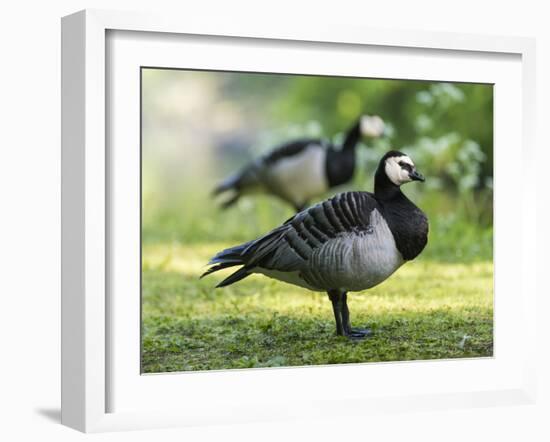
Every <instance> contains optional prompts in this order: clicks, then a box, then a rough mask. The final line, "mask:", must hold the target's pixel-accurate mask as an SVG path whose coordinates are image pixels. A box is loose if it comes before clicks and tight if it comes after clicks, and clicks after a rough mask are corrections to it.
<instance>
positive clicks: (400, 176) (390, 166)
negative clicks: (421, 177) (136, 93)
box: [385, 155, 414, 186]
mask: <svg viewBox="0 0 550 442" xmlns="http://www.w3.org/2000/svg"><path fill="white" fill-rule="evenodd" d="M400 161H402V162H403V163H407V164H409V165H411V166H412V167H413V168H414V163H413V162H412V160H411V159H410V158H409V157H408V156H407V155H403V156H400V157H390V158H387V159H386V167H385V171H386V175H387V176H388V178H389V179H390V181H391V182H392V183H393V184H395V185H396V186H400V185H401V184H404V183H409V182H411V181H412V178H411V177H410V176H409V171H407V170H405V169H403V168H402V167H401V166H400V165H399V162H400Z"/></svg>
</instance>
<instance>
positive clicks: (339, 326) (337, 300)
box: [327, 290, 345, 336]
mask: <svg viewBox="0 0 550 442" xmlns="http://www.w3.org/2000/svg"><path fill="white" fill-rule="evenodd" d="M327 294H328V299H330V302H332V311H333V312H334V320H335V321H336V334H337V335H338V336H345V330H344V325H343V322H342V293H341V292H339V291H338V290H329V291H328V292H327Z"/></svg>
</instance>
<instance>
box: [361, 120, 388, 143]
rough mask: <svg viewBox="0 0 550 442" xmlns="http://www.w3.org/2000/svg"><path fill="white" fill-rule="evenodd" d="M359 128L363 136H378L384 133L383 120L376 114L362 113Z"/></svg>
mask: <svg viewBox="0 0 550 442" xmlns="http://www.w3.org/2000/svg"><path fill="white" fill-rule="evenodd" d="M360 129H361V134H362V135H363V136H364V137H372V138H378V137H380V136H382V134H383V133H384V120H382V118H380V117H379V116H378V115H372V116H371V115H363V116H362V117H361V123H360Z"/></svg>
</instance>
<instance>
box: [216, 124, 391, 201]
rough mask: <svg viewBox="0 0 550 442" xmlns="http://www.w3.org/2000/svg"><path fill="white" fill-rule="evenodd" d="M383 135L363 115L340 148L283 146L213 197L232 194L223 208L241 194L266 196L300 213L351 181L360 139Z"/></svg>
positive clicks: (312, 142)
mask: <svg viewBox="0 0 550 442" xmlns="http://www.w3.org/2000/svg"><path fill="white" fill-rule="evenodd" d="M383 132H384V122H383V121H382V119H381V118H380V117H379V116H376V115H374V116H370V115H363V116H361V118H359V119H358V121H357V122H356V123H355V124H354V125H353V126H352V127H351V128H350V129H349V131H348V132H347V134H346V136H345V138H344V142H343V144H342V146H339V147H337V146H334V145H333V144H331V143H329V142H328V141H326V140H318V139H300V140H294V141H291V142H288V143H285V144H283V145H281V146H278V147H276V148H275V149H273V150H272V151H270V152H268V153H267V154H265V155H263V156H261V157H260V158H258V159H257V160H255V161H253V162H252V163H249V164H247V165H246V166H245V167H244V168H243V169H242V170H241V171H240V172H238V173H236V174H235V175H232V176H230V177H229V178H227V179H226V180H225V181H223V182H222V183H220V184H219V185H218V186H217V187H216V188H215V189H214V191H213V194H214V195H218V194H221V193H226V192H228V193H229V192H230V193H231V196H230V197H229V198H228V199H227V200H226V201H225V202H223V203H222V207H224V208H226V207H229V206H231V205H233V204H234V203H236V202H237V200H238V199H239V198H240V197H241V196H242V195H244V194H252V193H268V194H271V195H275V196H277V197H279V198H281V199H282V200H284V201H286V202H287V203H289V204H291V205H292V206H293V207H294V208H295V209H296V211H298V212H299V211H300V210H302V209H303V208H304V207H305V206H306V205H307V204H308V202H309V201H310V200H311V199H312V198H315V197H318V196H321V195H323V194H324V193H325V192H326V191H327V190H328V189H330V188H331V187H334V186H338V185H340V184H344V183H346V182H348V181H349V180H351V178H352V177H353V172H354V170H355V162H356V161H355V147H356V145H357V143H358V141H359V138H360V137H361V136H365V137H371V138H376V137H379V136H381V135H382V134H383Z"/></svg>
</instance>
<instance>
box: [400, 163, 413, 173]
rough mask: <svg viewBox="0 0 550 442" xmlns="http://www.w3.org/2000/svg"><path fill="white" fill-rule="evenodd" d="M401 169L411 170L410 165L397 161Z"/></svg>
mask: <svg viewBox="0 0 550 442" xmlns="http://www.w3.org/2000/svg"><path fill="white" fill-rule="evenodd" d="M398 164H399V165H400V166H401V168H402V169H405V170H406V171H407V172H412V166H411V165H410V164H408V163H405V162H404V161H399V163H398Z"/></svg>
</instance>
